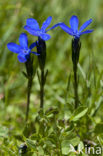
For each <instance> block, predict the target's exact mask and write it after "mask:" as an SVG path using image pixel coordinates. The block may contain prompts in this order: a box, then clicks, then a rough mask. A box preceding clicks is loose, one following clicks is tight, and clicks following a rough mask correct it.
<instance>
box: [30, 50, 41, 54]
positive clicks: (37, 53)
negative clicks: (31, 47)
mask: <svg viewBox="0 0 103 156" xmlns="http://www.w3.org/2000/svg"><path fill="white" fill-rule="evenodd" d="M31 53H33V54H35V55H40V54H38V53H36V52H34V51H32V52H31Z"/></svg>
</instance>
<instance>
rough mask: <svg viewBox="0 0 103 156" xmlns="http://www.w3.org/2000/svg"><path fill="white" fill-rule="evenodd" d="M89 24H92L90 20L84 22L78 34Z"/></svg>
mask: <svg viewBox="0 0 103 156" xmlns="http://www.w3.org/2000/svg"><path fill="white" fill-rule="evenodd" d="M91 22H92V19H90V20H88V21H86V22H85V23H84V24H83V25H82V26H81V27H80V30H79V33H80V32H81V31H83V30H84V29H85V28H86V27H87V26H88V25H89V24H90V23H91Z"/></svg>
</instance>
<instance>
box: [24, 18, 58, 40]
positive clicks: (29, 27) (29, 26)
mask: <svg viewBox="0 0 103 156" xmlns="http://www.w3.org/2000/svg"><path fill="white" fill-rule="evenodd" d="M51 20H52V17H51V16H49V17H48V18H47V19H46V20H45V21H44V22H43V24H42V27H41V29H40V27H39V24H38V22H37V21H36V20H35V19H33V18H28V19H27V21H26V25H25V26H24V29H25V30H26V31H28V32H29V33H30V34H31V35H34V36H38V37H40V38H41V39H43V40H44V41H46V40H49V39H50V38H51V36H50V35H49V34H47V32H48V31H49V30H51V29H54V28H55V27H57V26H59V25H60V23H58V24H55V25H54V26H52V27H51V28H49V29H47V27H48V26H49V25H50V23H51ZM46 29H47V30H46Z"/></svg>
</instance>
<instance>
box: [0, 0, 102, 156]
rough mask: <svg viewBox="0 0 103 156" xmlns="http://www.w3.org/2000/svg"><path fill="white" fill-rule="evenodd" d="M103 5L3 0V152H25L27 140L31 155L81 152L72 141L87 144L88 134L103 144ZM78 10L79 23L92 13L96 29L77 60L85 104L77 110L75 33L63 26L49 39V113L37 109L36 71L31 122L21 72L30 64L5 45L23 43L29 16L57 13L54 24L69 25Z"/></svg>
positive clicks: (2, 155) (4, 155) (94, 0)
mask: <svg viewBox="0 0 103 156" xmlns="http://www.w3.org/2000/svg"><path fill="white" fill-rule="evenodd" d="M102 10H103V2H102V0H34V1H33V0H31V1H27V0H21V1H17V0H9V1H8V0H1V1H0V156H16V155H20V154H18V151H19V153H20V150H18V147H19V146H20V145H21V144H22V143H24V142H25V143H26V144H27V147H28V148H27V152H26V153H25V154H24V155H27V156H61V155H67V156H68V155H70V156H74V155H76V153H73V152H72V153H69V149H70V146H69V145H70V144H72V145H74V146H75V147H76V148H77V145H78V144H79V143H81V146H82V147H83V149H84V142H85V140H88V141H92V142H93V143H96V144H97V146H103V19H102V17H103V11H102ZM74 14H75V15H77V16H78V17H79V23H80V25H82V24H83V22H85V21H86V20H88V19H90V18H92V19H93V23H92V24H91V26H90V28H93V29H94V32H93V33H91V34H88V35H84V36H82V37H81V43H82V47H81V52H80V60H79V65H78V76H79V99H80V103H81V107H80V108H78V110H77V111H75V110H74V91H73V70H72V60H71V40H72V37H71V36H69V35H68V34H66V33H65V32H64V31H63V30H61V29H60V28H59V27H58V28H56V29H54V30H52V31H51V32H49V34H50V35H51V36H52V38H51V39H50V40H49V41H47V42H46V43H47V60H46V69H48V70H49V73H48V77H47V82H46V86H45V104H44V110H45V112H46V113H45V115H42V113H40V112H39V114H38V111H39V105H40V101H39V83H38V79H37V74H36V75H35V78H34V83H33V88H32V94H31V105H30V116H29V121H28V124H27V125H26V124H25V111H26V86H27V80H26V78H25V77H24V76H23V74H22V71H24V70H25V66H24V64H22V63H19V61H18V60H17V56H16V55H15V54H13V53H12V52H10V51H9V50H8V49H7V46H6V45H7V43H8V42H16V43H18V37H19V35H20V33H21V32H25V30H24V29H23V26H24V25H25V23H26V19H27V18H29V17H33V18H35V19H37V21H38V22H39V23H40V25H41V24H42V22H43V21H44V20H45V19H46V18H47V17H48V16H52V17H53V20H52V23H51V26H52V25H53V24H55V23H57V22H64V23H65V24H67V25H69V19H70V17H71V16H72V15H74ZM27 34H28V33H27ZM28 37H29V43H32V42H33V41H36V39H37V38H36V37H33V36H31V35H29V34H28ZM35 50H36V49H35ZM35 64H36V65H37V57H36V56H35ZM36 65H35V67H36ZM67 84H68V85H67ZM87 108H88V109H87ZM92 146H93V145H92ZM95 148H96V146H95ZM81 155H83V156H84V155H85V154H81ZM91 155H92V154H91Z"/></svg>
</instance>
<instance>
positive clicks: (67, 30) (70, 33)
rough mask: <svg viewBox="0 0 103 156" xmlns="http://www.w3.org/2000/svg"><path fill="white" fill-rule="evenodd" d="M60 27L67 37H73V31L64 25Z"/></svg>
mask: <svg viewBox="0 0 103 156" xmlns="http://www.w3.org/2000/svg"><path fill="white" fill-rule="evenodd" d="M60 27H61V28H62V29H63V30H64V31H65V32H66V33H68V34H69V35H73V31H72V29H71V28H69V27H68V26H67V25H65V24H64V23H62V24H60Z"/></svg>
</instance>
